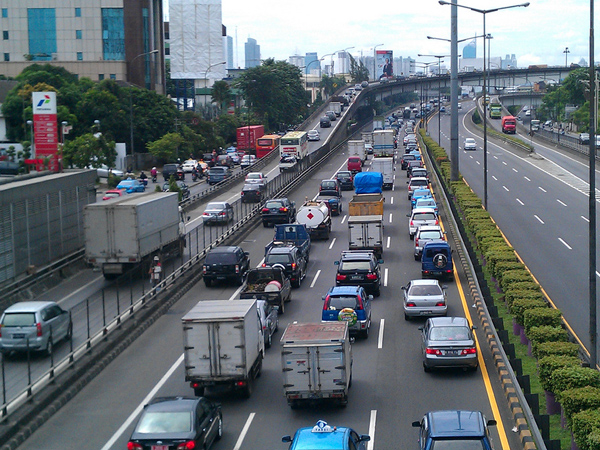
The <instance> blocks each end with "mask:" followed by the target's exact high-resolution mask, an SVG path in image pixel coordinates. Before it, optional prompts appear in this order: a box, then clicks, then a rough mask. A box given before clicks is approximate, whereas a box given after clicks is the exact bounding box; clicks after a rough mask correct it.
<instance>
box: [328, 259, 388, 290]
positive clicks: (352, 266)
mask: <svg viewBox="0 0 600 450" xmlns="http://www.w3.org/2000/svg"><path fill="white" fill-rule="evenodd" d="M381 263H383V260H382V259H377V257H376V256H375V253H373V251H370V250H347V251H343V252H342V254H341V256H340V259H339V261H335V265H336V266H338V270H337V274H336V276H335V285H336V286H362V287H364V288H365V290H366V291H367V292H369V293H372V294H373V295H375V297H379V295H380V293H381V271H380V269H379V264H381Z"/></svg>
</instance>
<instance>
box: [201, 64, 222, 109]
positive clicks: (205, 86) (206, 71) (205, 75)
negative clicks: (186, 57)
mask: <svg viewBox="0 0 600 450" xmlns="http://www.w3.org/2000/svg"><path fill="white" fill-rule="evenodd" d="M221 64H227V61H223V62H218V63H214V64H211V65H210V66H208V68H207V69H206V70H205V71H204V113H206V89H207V88H208V79H207V78H206V77H207V76H208V72H210V69H211V68H212V67H215V66H220V65H221ZM211 103H212V100H211ZM211 116H212V114H211Z"/></svg>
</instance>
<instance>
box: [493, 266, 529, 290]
mask: <svg viewBox="0 0 600 450" xmlns="http://www.w3.org/2000/svg"><path fill="white" fill-rule="evenodd" d="M522 281H529V282H533V277H532V276H531V274H530V273H529V272H527V270H525V269H515V270H507V271H506V272H504V273H503V274H502V279H501V280H500V281H499V282H500V287H501V288H502V290H503V291H504V292H506V291H507V290H508V289H510V287H511V285H512V284H513V283H520V282H522Z"/></svg>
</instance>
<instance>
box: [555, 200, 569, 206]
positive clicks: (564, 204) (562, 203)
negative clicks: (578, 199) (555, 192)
mask: <svg viewBox="0 0 600 450" xmlns="http://www.w3.org/2000/svg"><path fill="white" fill-rule="evenodd" d="M556 201H557V202H558V203H560V204H561V205H563V206H567V204H566V203H564V202H561V201H560V200H559V199H556Z"/></svg>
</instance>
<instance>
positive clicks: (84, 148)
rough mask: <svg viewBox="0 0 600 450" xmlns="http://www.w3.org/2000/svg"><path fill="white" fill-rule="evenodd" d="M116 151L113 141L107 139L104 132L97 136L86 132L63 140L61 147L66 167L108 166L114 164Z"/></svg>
mask: <svg viewBox="0 0 600 450" xmlns="http://www.w3.org/2000/svg"><path fill="white" fill-rule="evenodd" d="M116 158H117V152H116V150H115V143H114V141H110V140H107V139H106V137H105V136H104V134H100V135H98V136H97V137H96V136H95V135H93V134H92V133H86V134H83V135H81V136H78V137H77V138H75V139H73V140H71V141H67V142H65V145H64V146H63V149H62V159H63V164H64V165H65V166H66V167H88V166H91V167H96V168H97V167H100V166H102V165H103V164H105V165H107V166H108V167H113V166H114V165H115V160H116Z"/></svg>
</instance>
